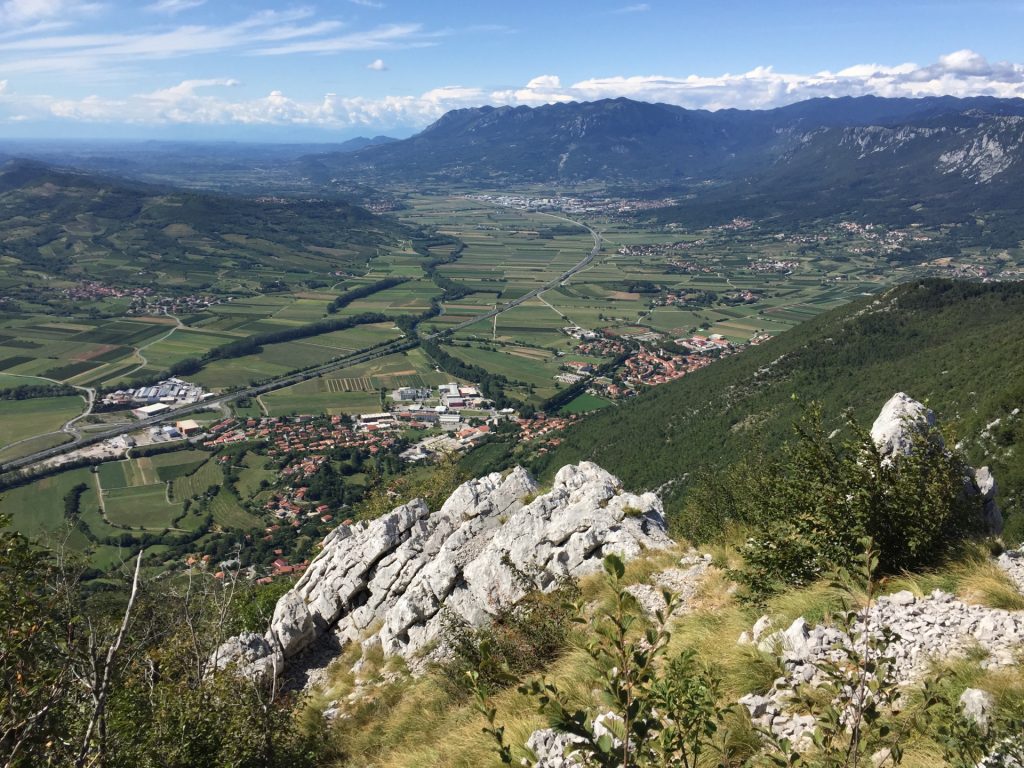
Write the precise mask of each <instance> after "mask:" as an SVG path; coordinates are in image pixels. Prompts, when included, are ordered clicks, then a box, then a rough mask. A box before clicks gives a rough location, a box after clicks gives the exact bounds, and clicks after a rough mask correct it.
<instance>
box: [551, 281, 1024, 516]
mask: <svg viewBox="0 0 1024 768" xmlns="http://www.w3.org/2000/svg"><path fill="white" fill-rule="evenodd" d="M900 390H902V391H905V392H907V393H908V394H910V395H911V396H912V397H914V398H916V399H918V400H922V401H924V402H927V404H928V405H929V406H930V407H931V408H933V409H934V410H935V411H936V413H937V414H938V415H939V418H940V419H941V420H942V422H943V423H944V424H946V425H951V426H953V427H954V428H955V431H956V432H957V434H959V435H960V436H962V437H963V438H965V439H966V444H965V449H966V451H967V453H968V455H969V456H970V458H971V460H972V461H974V462H975V463H982V462H984V463H990V464H991V465H992V466H993V468H994V471H995V474H996V477H997V478H998V479H999V483H1000V486H1001V489H1002V490H1001V494H1002V500H1003V504H1004V506H1007V507H1019V498H1020V494H1021V490H1022V488H1024V467H1022V462H1021V460H1020V459H1019V458H1017V457H1015V456H1014V455H1013V453H1014V450H1013V449H1014V446H1015V445H1016V444H1019V443H1024V425H1022V421H1024V420H1022V419H1020V418H1019V417H1014V416H1012V415H1010V414H1011V412H1012V411H1013V409H1015V408H1017V407H1019V406H1021V405H1024V283H997V284H978V283H962V282H950V281H937V280H929V281H924V282H915V283H909V284H906V285H902V286H900V287H898V288H895V289H892V290H890V291H888V292H886V293H884V294H881V295H879V296H877V297H870V298H865V299H863V300H862V301H859V302H854V303H853V304H851V305H849V306H846V307H843V308H841V309H838V310H835V311H832V312H829V313H827V314H825V315H822V316H820V317H818V318H817V319H815V320H812V321H810V322H808V323H805V324H804V325H801V326H799V327H797V328H795V329H794V330H792V331H790V332H788V333H785V334H783V335H781V336H779V337H777V338H775V339H773V340H772V341H770V342H769V343H767V344H764V345H762V346H760V347H754V348H751V349H749V350H747V351H745V352H743V353H742V354H740V355H736V356H735V357H731V358H728V359H725V360H722V361H720V362H717V363H715V364H714V365H711V366H709V367H708V368H705V369H704V370H701V371H698V372H696V373H694V374H692V375H690V376H687V377H685V378H683V379H680V380H679V381H677V382H674V383H672V384H667V385H664V386H661V387H658V388H657V389H654V390H652V391H650V392H648V393H646V394H644V395H642V396H640V397H638V398H636V399H635V400H633V401H631V402H630V403H628V404H627V405H624V406H623V407H621V408H610V409H606V410H604V411H602V412H600V413H598V414H595V415H593V416H591V417H590V418H589V419H586V420H585V421H583V422H582V423H580V424H579V425H577V426H576V427H574V428H573V429H572V430H570V431H569V432H568V433H567V435H566V437H565V440H564V441H563V442H562V444H561V445H560V446H559V447H558V448H556V449H554V450H553V451H552V452H551V453H549V454H547V455H546V456H543V457H541V460H540V462H539V467H538V468H539V469H541V470H542V472H546V473H548V474H550V473H551V472H553V471H554V470H555V469H557V468H558V467H561V466H562V465H564V464H567V463H570V462H574V461H578V460H580V459H590V460H593V461H596V462H598V463H599V464H600V465H601V466H604V467H607V468H609V469H610V470H611V471H613V472H615V473H616V474H618V475H619V476H620V477H621V478H622V479H623V481H624V482H625V483H626V485H627V486H628V487H633V488H657V487H659V486H662V485H664V484H665V483H668V482H670V481H672V482H673V485H672V487H671V488H670V489H665V490H666V491H667V492H666V493H665V496H666V499H667V506H668V508H669V511H670V512H671V511H672V510H673V509H676V508H678V504H679V503H680V500H681V497H682V495H683V492H682V491H683V489H684V488H685V483H684V482H680V481H681V480H683V478H684V477H685V476H686V475H687V474H688V473H693V472H695V471H697V470H699V469H701V468H705V467H724V466H726V465H728V464H729V463H731V461H732V460H734V459H735V457H737V456H738V455H741V454H742V453H743V452H744V451H745V450H748V449H749V448H750V447H751V445H752V444H754V443H755V442H757V441H763V444H764V445H765V446H766V447H767V448H769V449H771V448H774V447H776V446H778V445H779V444H780V443H781V442H782V440H784V439H785V438H786V437H788V435H789V434H790V425H791V424H792V423H793V422H794V420H795V419H796V417H797V414H798V411H799V406H798V404H797V403H796V402H794V400H793V395H797V396H798V397H799V398H801V399H803V400H805V401H806V400H819V401H821V403H822V404H823V406H824V412H825V417H826V419H827V420H828V422H829V423H830V424H831V425H834V426H837V427H838V426H840V424H841V415H842V412H843V411H844V410H845V409H847V408H851V409H853V411H854V413H855V414H856V416H857V417H858V418H859V420H860V421H861V422H862V423H864V424H865V425H867V426H870V422H871V420H872V419H873V418H874V416H875V415H876V414H877V412H878V409H879V408H880V407H881V405H882V403H884V402H885V401H886V400H887V399H888V398H889V397H891V396H892V394H893V393H895V392H897V391H900ZM997 418H998V419H1002V421H1001V423H1000V424H999V425H997V426H994V427H992V429H990V430H988V432H987V435H983V433H984V432H985V431H986V425H989V424H990V423H991V422H993V421H994V420H995V419H997Z"/></svg>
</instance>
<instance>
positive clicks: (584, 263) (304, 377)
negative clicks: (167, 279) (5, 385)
mask: <svg viewBox="0 0 1024 768" xmlns="http://www.w3.org/2000/svg"><path fill="white" fill-rule="evenodd" d="M542 215H544V216H550V217H551V218H555V219H559V220H561V221H567V222H569V223H570V224H575V225H577V226H579V227H582V228H583V229H586V230H587V231H588V232H589V233H590V235H591V237H593V238H594V247H593V248H592V249H591V250H590V252H589V253H588V254H587V255H586V256H585V257H584V258H583V259H582V260H580V261H579V262H578V263H577V264H575V265H574V266H573V267H572V268H570V269H567V270H566V271H565V272H563V273H562V274H560V275H559V276H558V277H556V278H555V279H553V280H549V281H548V282H546V283H544V284H543V285H541V286H539V287H538V288H535V289H533V290H532V291H530V292H529V293H527V294H524V295H522V296H520V297H519V298H518V299H514V300H512V301H510V302H508V303H506V304H502V305H501V306H500V307H496V308H494V309H492V310H490V311H488V312H484V313H483V314H480V315H477V316H475V317H472V318H469V319H468V320H464V321H463V322H461V323H458V324H457V325H453V326H450V327H448V328H445V329H444V330H443V331H437V332H435V333H431V334H427V335H425V336H424V337H423V338H425V339H428V340H434V339H439V338H441V337H443V336H447V335H448V334H451V333H455V332H456V331H460V330H462V329H463V328H467V327H469V326H471V325H475V324H476V323H479V322H480V321H482V320H488V319H490V318H492V317H497V316H498V315H500V314H502V313H503V312H508V311H509V310H510V309H514V308H516V307H518V306H519V305H521V304H523V303H524V302H527V301H529V300H530V299H533V298H536V297H537V296H540V295H541V294H542V293H544V292H545V291H548V290H550V289H552V288H554V287H556V286H558V285H559V284H561V283H562V282H564V281H565V280H568V279H569V278H570V277H572V276H573V275H575V274H576V273H578V272H580V271H581V270H583V269H586V268H587V267H588V266H590V263H591V262H592V261H593V260H594V259H595V258H597V255H598V254H599V253H600V252H601V247H602V245H603V242H604V240H603V238H602V237H601V233H600V232H599V231H597V230H596V229H593V228H592V227H590V226H588V225H587V224H583V223H582V222H579V221H575V220H573V219H569V218H566V217H565V216H557V215H555V214H552V213H544V214H542ZM175 319H177V318H175ZM179 327H180V321H179ZM175 330H177V328H174V329H172V330H171V332H170V333H174V331H175ZM170 333H169V334H167V335H168V336H169V335H170ZM419 343H420V339H419V338H418V337H417V338H414V339H397V340H395V341H391V342H387V343H384V344H380V345H377V346H375V347H370V348H368V349H364V350H361V351H359V352H354V353H353V354H351V355H347V356H345V357H340V358H336V359H335V360H332V361H330V362H327V363H324V364H323V365H318V366H316V367H313V368H309V369H307V370H305V371H299V372H297V373H291V374H288V375H285V376H281V377H278V378H276V379H273V380H271V381H269V382H267V383H265V384H260V385H259V386H254V387H246V388H244V389H240V390H235V391H234V392H228V393H226V394H223V395H217V396H216V397H211V398H208V399H206V400H203V401H202V402H199V403H196V404H195V405H188V406H184V407H182V408H175V409H174V410H173V411H171V412H170V413H167V414H162V415H159V416H151V417H149V418H148V419H140V420H139V421H133V422H131V423H130V424H124V425H121V426H119V427H112V428H110V429H107V430H104V431H102V432H96V433H94V434H91V435H88V436H85V435H82V434H80V433H79V432H78V431H77V430H74V429H73V428H72V427H71V424H72V423H73V422H75V421H77V420H78V419H80V418H82V417H83V416H86V415H87V414H88V413H89V411H91V410H92V399H93V396H94V395H95V392H90V398H89V409H88V410H87V411H86V413H83V414H82V415H81V416H78V417H76V418H75V419H72V421H71V422H68V423H67V424H65V425H64V429H63V431H65V432H68V434H71V435H74V439H73V440H71V442H68V443H64V444H63V445H58V446H56V447H54V448H48V449H46V450H45V451H37V452H36V453H33V454H31V455H29V456H23V457H22V458H20V459H14V460H12V461H8V462H7V463H6V464H3V465H2V466H0V473H7V472H13V471H15V470H19V469H24V468H25V467H29V466H32V465H33V464H36V463H38V462H40V461H44V460H46V459H51V458H53V457H54V456H60V455H62V454H65V453H70V452H71V451H74V450H77V449H79V448H84V447H85V446H88V445H94V444H96V443H100V442H103V441H104V440H109V439H110V438H112V437H119V436H120V435H126V434H129V433H131V432H138V431H139V430H141V429H146V428H147V427H152V426H156V425H158V424H162V423H164V422H166V421H171V420H177V419H180V418H181V417H182V416H185V415H187V414H189V413H195V412H197V411H201V410H206V409H208V408H211V407H214V406H220V405H224V404H226V403H230V402H232V401H234V400H238V399H240V398H243V397H258V396H259V395H263V394H266V393H267V392H272V391H274V390H276V389H283V388H284V387H290V386H292V385H294V384H298V383H300V382H303V381H308V380H309V379H314V378H316V377H318V376H322V375H323V374H325V373H330V372H332V371H337V370H341V369H344V368H350V367H352V366H354V365H360V364H362V363H365V362H367V361H368V360H373V359H375V358H377V357H383V356H385V355H391V354H394V353H395V352H401V351H403V350H406V349H412V348H413V347H416V346H418V345H419ZM147 346H148V345H147ZM140 356H141V355H140ZM36 378H38V377H36ZM57 383H61V382H57ZM79 389H85V388H84V387H80V388H79Z"/></svg>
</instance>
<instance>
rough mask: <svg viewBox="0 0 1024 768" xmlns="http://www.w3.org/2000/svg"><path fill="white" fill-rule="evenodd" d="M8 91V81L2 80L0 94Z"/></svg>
mask: <svg viewBox="0 0 1024 768" xmlns="http://www.w3.org/2000/svg"><path fill="white" fill-rule="evenodd" d="M6 90H7V81H6V80H0V93H3V92H4V91H6Z"/></svg>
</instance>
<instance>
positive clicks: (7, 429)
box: [0, 395, 85, 458]
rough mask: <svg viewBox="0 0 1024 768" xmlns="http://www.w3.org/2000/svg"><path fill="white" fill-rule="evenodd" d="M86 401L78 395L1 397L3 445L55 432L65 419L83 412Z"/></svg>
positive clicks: (0, 430)
mask: <svg viewBox="0 0 1024 768" xmlns="http://www.w3.org/2000/svg"><path fill="white" fill-rule="evenodd" d="M84 405H85V404H84V403H83V401H82V398H80V397H77V396H75V395H67V396H65V397H37V398H33V399H31V400H0V448H4V447H6V446H9V445H11V444H12V443H17V442H19V441H20V440H24V439H26V438H29V437H32V436H33V435H41V434H45V433H47V432H56V431H57V430H59V429H60V428H61V427H62V426H64V424H65V422H67V421H69V420H70V419H73V418H74V417H75V416H78V415H79V414H80V413H82V411H83V410H84ZM30 452H31V451H29V450H26V451H25V453H30ZM7 458H13V456H11V455H8V456H7Z"/></svg>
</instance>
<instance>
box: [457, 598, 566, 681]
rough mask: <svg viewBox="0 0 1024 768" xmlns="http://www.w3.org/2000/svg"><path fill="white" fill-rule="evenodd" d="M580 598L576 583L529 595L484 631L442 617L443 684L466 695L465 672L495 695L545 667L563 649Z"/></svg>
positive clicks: (504, 611)
mask: <svg viewBox="0 0 1024 768" xmlns="http://www.w3.org/2000/svg"><path fill="white" fill-rule="evenodd" d="M579 594H580V590H579V586H578V585H577V584H576V582H574V581H565V582H563V583H562V584H560V585H559V586H558V587H557V588H556V589H554V590H553V591H551V592H541V591H539V590H533V591H531V592H530V593H529V594H527V595H526V597H524V598H523V599H522V600H520V601H519V602H518V603H516V604H515V605H512V606H509V607H507V608H504V609H502V610H501V611H499V613H498V615H497V616H495V617H494V620H493V621H492V622H491V623H490V624H488V625H486V626H484V627H472V626H470V625H469V624H467V623H466V622H465V621H464V620H462V619H461V618H460V617H457V616H454V615H453V614H451V613H447V614H445V617H444V645H445V647H446V648H447V649H448V650H449V652H450V654H451V656H450V658H449V659H448V661H447V662H446V663H445V664H444V665H443V669H442V671H443V673H444V674H443V677H444V679H445V680H446V681H447V682H449V683H451V684H453V685H455V686H456V687H457V688H459V689H460V690H467V689H466V685H467V681H468V678H467V676H466V673H467V672H469V671H470V670H475V671H477V672H479V676H480V677H479V680H480V685H481V686H482V687H484V688H485V689H486V690H488V691H493V690H496V689H497V688H500V687H502V686H505V685H508V684H510V683H513V682H516V681H519V680H521V679H523V678H524V677H525V676H526V675H528V674H529V673H531V672H535V671H537V670H538V669H541V668H543V667H544V666H545V665H546V664H548V663H550V662H551V661H553V660H554V659H555V658H557V657H558V656H559V655H560V654H561V653H562V651H563V650H564V649H565V647H566V643H567V640H568V634H569V630H570V628H571V626H572V617H573V616H574V614H575V609H574V602H575V601H576V600H577V599H578V598H579Z"/></svg>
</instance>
